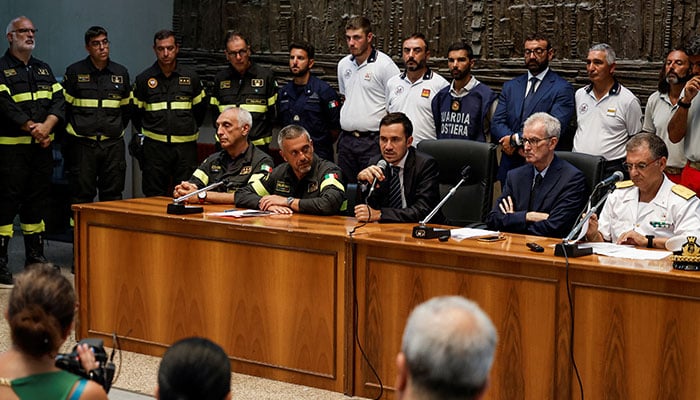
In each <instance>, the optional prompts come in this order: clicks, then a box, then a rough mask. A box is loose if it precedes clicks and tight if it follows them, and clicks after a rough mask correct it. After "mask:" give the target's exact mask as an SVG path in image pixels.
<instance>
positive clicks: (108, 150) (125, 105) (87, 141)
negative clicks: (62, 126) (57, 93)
mask: <svg viewBox="0 0 700 400" xmlns="http://www.w3.org/2000/svg"><path fill="white" fill-rule="evenodd" d="M85 50H87V53H88V56H87V57H86V58H85V59H83V60H81V61H78V62H76V63H74V64H72V65H71V66H69V67H68V68H67V69H66V74H65V76H64V78H63V95H64V96H65V98H66V122H67V124H66V131H67V132H68V137H67V138H66V144H65V146H66V147H65V150H64V154H65V157H66V172H67V175H68V182H69V185H70V193H71V199H70V202H71V204H77V203H88V202H91V201H92V200H93V199H94V198H95V195H96V194H97V193H98V189H99V199H100V201H109V200H120V199H121V198H122V191H123V190H124V180H125V178H126V160H125V147H126V146H125V145H124V130H125V129H126V126H127V124H128V123H129V119H130V111H131V80H130V79H129V72H128V71H127V70H126V68H125V67H124V66H122V65H121V64H117V63H115V62H114V61H112V60H111V59H110V57H109V50H110V48H109V38H108V36H107V31H106V30H105V28H103V27H101V26H92V27H90V28H88V30H87V31H86V32H85Z"/></svg>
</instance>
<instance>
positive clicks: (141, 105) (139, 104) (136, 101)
mask: <svg viewBox="0 0 700 400" xmlns="http://www.w3.org/2000/svg"><path fill="white" fill-rule="evenodd" d="M134 105H135V106H136V107H138V108H142V109H145V108H146V102H145V101H141V100H139V99H137V98H136V97H134Z"/></svg>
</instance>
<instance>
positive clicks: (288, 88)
mask: <svg viewBox="0 0 700 400" xmlns="http://www.w3.org/2000/svg"><path fill="white" fill-rule="evenodd" d="M313 66H314V47H313V46H312V45H311V44H310V43H307V42H293V43H291V44H290V45H289V71H290V72H291V73H292V76H293V77H294V79H293V80H292V81H291V82H289V83H287V84H286V85H284V86H283V87H282V88H281V89H280V91H279V96H278V102H277V107H278V110H279V113H278V118H279V121H280V122H281V124H282V126H286V125H290V124H297V125H300V126H303V127H304V128H305V129H306V130H307V131H308V132H309V134H310V135H311V140H313V142H314V152H315V153H316V155H318V156H319V157H321V158H323V159H326V160H328V161H333V160H334V159H335V157H334V154H333V143H334V142H335V140H336V139H337V138H338V133H339V132H340V107H339V106H340V103H339V99H338V94H337V93H336V92H335V90H333V88H331V87H330V85H328V84H327V83H326V82H324V81H322V80H320V79H318V78H316V77H315V76H313V75H311V68H313Z"/></svg>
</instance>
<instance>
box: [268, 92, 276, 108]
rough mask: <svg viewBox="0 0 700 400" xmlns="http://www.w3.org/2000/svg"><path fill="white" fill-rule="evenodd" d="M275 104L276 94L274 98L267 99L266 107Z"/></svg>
mask: <svg viewBox="0 0 700 400" xmlns="http://www.w3.org/2000/svg"><path fill="white" fill-rule="evenodd" d="M275 103H277V93H275V95H274V96H272V97H270V98H269V99H267V105H268V106H273V105H275Z"/></svg>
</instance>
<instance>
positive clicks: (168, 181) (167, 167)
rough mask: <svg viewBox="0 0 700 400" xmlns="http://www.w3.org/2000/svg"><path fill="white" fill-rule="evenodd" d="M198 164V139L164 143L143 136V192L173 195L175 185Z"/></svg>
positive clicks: (187, 175)
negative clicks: (196, 140) (195, 140)
mask: <svg viewBox="0 0 700 400" xmlns="http://www.w3.org/2000/svg"><path fill="white" fill-rule="evenodd" d="M196 168H197V142H187V143H163V142H159V141H156V140H152V139H150V138H144V140H143V163H142V164H141V171H142V172H143V175H142V177H143V179H142V182H141V188H142V190H143V194H144V195H146V196H148V197H151V196H172V194H173V192H172V188H173V187H174V185H177V184H179V183H180V182H182V181H186V180H188V179H190V177H191V176H192V173H193V172H194V170H195V169H196Z"/></svg>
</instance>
